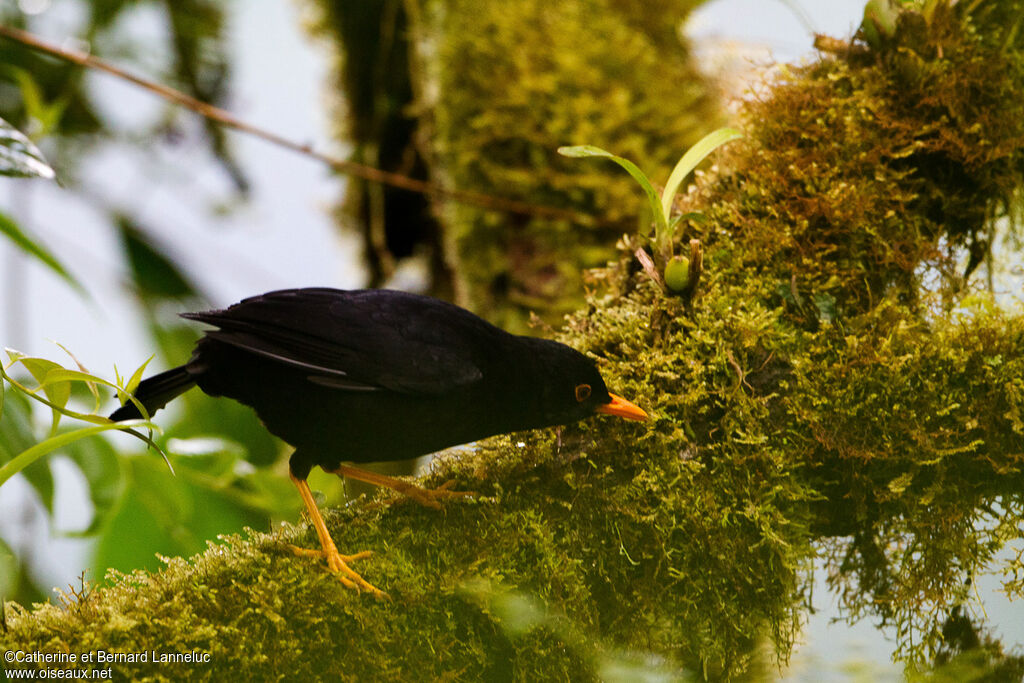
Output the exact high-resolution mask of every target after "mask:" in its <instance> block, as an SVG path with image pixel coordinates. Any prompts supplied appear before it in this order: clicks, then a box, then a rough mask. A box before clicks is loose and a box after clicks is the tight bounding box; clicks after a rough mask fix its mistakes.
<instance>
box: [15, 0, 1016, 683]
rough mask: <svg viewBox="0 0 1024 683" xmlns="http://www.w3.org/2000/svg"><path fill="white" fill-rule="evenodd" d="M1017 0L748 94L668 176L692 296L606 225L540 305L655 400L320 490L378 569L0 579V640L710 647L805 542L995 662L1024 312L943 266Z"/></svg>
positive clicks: (997, 102) (723, 666)
mask: <svg viewBox="0 0 1024 683" xmlns="http://www.w3.org/2000/svg"><path fill="white" fill-rule="evenodd" d="M1022 14H1024V3H1022V2H1020V1H1017V0H1014V1H1011V0H1006V1H1003V2H990V3H964V2H961V3H957V4H955V5H953V6H950V5H949V4H947V3H942V2H928V3H926V4H925V5H924V7H923V8H919V9H914V10H907V11H904V12H903V13H902V14H900V15H899V18H898V20H897V22H896V23H895V25H894V27H893V28H892V29H891V30H889V31H888V32H885V31H883V32H882V33H880V34H876V35H875V36H874V37H873V38H872V44H871V45H870V46H869V45H865V44H862V43H858V42H854V43H852V44H849V45H847V44H837V43H835V42H834V41H832V42H830V43H828V46H829V49H830V52H829V53H825V54H822V55H821V57H820V59H819V60H817V61H816V62H814V63H812V64H809V65H807V66H805V67H800V68H790V69H788V70H786V71H784V72H782V73H780V74H779V75H778V76H777V77H776V78H775V79H774V80H772V81H771V82H770V83H769V84H768V85H766V87H765V89H764V90H763V91H762V92H761V94H760V95H759V96H758V97H756V98H751V100H749V101H748V102H747V103H746V104H745V105H744V107H743V110H742V113H741V120H740V121H739V122H738V123H739V125H740V126H741V127H742V128H743V130H744V132H745V134H746V138H745V141H743V142H742V143H739V144H734V145H733V146H731V147H730V148H728V149H729V152H728V155H727V157H726V158H724V159H720V164H719V169H718V170H717V172H714V173H709V174H707V175H705V176H704V177H703V178H702V179H701V180H700V182H699V184H698V187H697V188H696V190H695V191H693V192H690V193H688V194H687V195H686V196H685V198H684V200H683V201H682V202H681V206H680V207H679V208H680V209H681V210H683V211H693V210H696V209H699V210H701V211H703V212H704V213H705V215H706V216H707V220H706V221H704V222H702V223H700V224H696V223H693V224H689V225H687V226H685V228H684V230H683V231H682V234H681V235H680V239H681V240H684V241H685V240H689V239H691V238H695V239H700V240H701V242H702V243H703V245H704V249H705V273H704V277H703V279H702V280H701V289H700V291H699V292H698V296H697V298H696V299H695V301H694V302H693V303H692V306H689V305H684V303H683V302H681V301H679V300H677V299H673V298H670V297H666V296H665V295H664V294H663V293H662V291H661V290H660V289H659V288H658V287H657V286H656V285H655V284H654V283H653V282H651V281H650V280H649V279H648V278H647V276H646V274H644V273H643V272H642V271H638V269H636V268H635V267H633V266H632V265H631V259H632V254H631V253H630V252H629V250H626V251H624V252H623V253H622V255H621V258H620V262H619V263H616V264H612V265H610V266H609V267H607V268H604V269H601V270H597V271H592V272H591V273H589V277H590V278H591V290H592V293H591V295H590V296H589V299H588V307H587V308H586V310H584V311H581V312H579V313H577V314H576V315H574V316H572V317H571V318H570V319H569V321H568V323H567V325H566V327H565V328H564V329H563V330H562V332H561V337H562V338H563V339H564V340H566V341H567V342H569V343H571V344H573V345H575V346H577V347H578V348H580V349H583V350H585V351H587V352H589V353H591V354H593V355H594V356H595V357H596V358H597V359H598V360H599V363H600V365H601V368H602V372H603V373H604V375H605V378H606V379H607V381H608V384H609V386H611V387H613V388H614V389H615V390H617V391H619V392H620V393H622V394H624V395H627V396H629V397H631V398H633V399H636V400H637V402H638V403H639V404H640V405H641V406H643V407H644V408H645V409H648V410H649V412H650V413H651V415H652V416H653V418H654V419H653V421H652V422H650V423H648V424H644V425H638V424H632V423H623V422H618V421H611V420H602V419H593V420H590V421H588V422H587V423H584V424H580V425H577V426H573V427H570V428H566V429H563V430H562V431H561V432H560V433H555V432H551V431H546V432H535V433H530V434H521V435H514V436H513V437H505V438H498V439H493V440H490V441H487V442H485V443H483V444H482V445H481V446H480V448H479V449H478V450H476V451H473V452H467V451H461V452H459V453H458V454H453V455H451V456H448V457H445V458H442V459H441V460H439V461H438V462H437V463H436V472H435V473H434V474H433V475H432V476H431V477H430V478H429V481H430V482H432V483H435V484H436V483H438V482H440V481H443V480H445V479H449V478H454V479H455V480H456V482H457V483H458V485H459V486H460V487H462V488H464V489H471V490H474V491H477V492H478V493H479V497H478V498H477V499H475V500H473V501H469V502H465V503H458V504H452V505H449V506H448V507H447V508H446V509H445V510H443V511H441V512H437V511H432V510H427V509H421V508H419V507H416V506H414V505H412V504H409V503H404V502H403V503H398V504H395V505H391V506H386V505H381V504H380V503H379V502H377V501H362V502H357V503H355V504H353V505H351V506H349V507H348V508H346V509H344V510H337V511H333V512H332V513H331V514H330V515H329V516H328V524H329V526H330V527H331V531H332V533H333V534H334V536H335V539H336V540H337V541H338V544H339V546H340V547H341V548H342V550H343V551H347V552H354V551H357V550H372V551H374V553H375V554H374V555H373V556H372V557H371V558H368V559H366V560H363V561H362V563H361V565H360V569H361V571H362V572H363V573H364V576H366V578H368V579H369V580H370V581H372V582H373V583H375V584H376V585H378V586H381V587H383V588H385V589H386V590H387V591H388V592H389V593H390V595H391V599H390V600H389V601H383V602H380V601H375V600H372V599H369V598H368V597H367V596H362V595H358V594H356V593H354V592H353V591H350V590H347V589H345V588H343V587H342V586H341V584H340V583H338V582H337V581H336V580H335V579H334V578H333V577H331V576H330V575H328V574H327V573H326V572H324V571H323V570H322V569H321V568H320V567H319V566H317V565H316V564H314V563H312V562H310V561H307V560H301V559H297V558H295V557H293V556H292V555H291V554H290V553H289V552H288V550H287V549H286V547H285V543H286V542H288V541H292V542H298V543H302V544H305V545H309V546H315V543H316V540H315V536H314V534H313V532H312V531H311V530H299V529H294V528H288V529H284V530H282V531H280V532H278V533H277V534H275V535H274V536H264V535H258V534H257V535H254V536H253V537H252V538H250V539H239V538H231V539H226V540H225V543H224V544H223V545H219V546H217V547H215V548H211V550H210V551H208V552H207V553H206V554H204V555H202V556H199V557H197V558H193V559H191V560H189V561H184V560H178V559H175V560H171V561H170V562H169V566H168V568H167V569H166V570H164V571H163V572H160V573H156V574H152V575H150V574H141V573H140V574H136V575H133V576H124V577H115V578H114V580H113V581H111V582H110V585H109V587H105V588H101V589H97V590H94V591H90V592H87V593H86V594H83V595H80V596H76V599H73V600H70V601H69V602H68V604H66V605H64V606H43V607H38V608H35V609H34V610H31V611H30V610H24V609H22V608H18V607H11V606H8V609H7V616H6V630H5V631H3V632H0V648H2V649H5V650H12V651H25V652H32V651H49V652H71V653H82V652H90V651H96V650H100V649H102V650H105V651H113V650H117V651H122V652H128V653H133V652H149V651H156V652H171V653H181V652H189V651H192V650H196V651H199V652H203V653H209V654H210V660H209V661H208V662H201V663H198V664H189V663H182V664H175V665H153V664H129V663H125V664H116V665H114V670H115V671H116V672H117V673H118V675H119V676H124V677H133V678H134V677H137V676H140V675H150V676H153V677H154V678H164V679H174V680H179V679H182V678H194V677H196V676H207V677H210V678H212V679H224V678H225V677H226V676H228V675H230V676H232V677H239V676H242V677H251V678H273V677H275V676H276V677H280V678H283V679H308V678H310V677H313V678H317V677H321V678H322V677H334V676H341V677H343V678H347V679H350V680H410V679H412V680H467V681H469V680H492V679H493V680H530V681H532V680H552V679H565V680H587V679H598V678H603V679H605V680H608V679H612V678H614V677H615V676H617V675H618V676H620V677H623V678H625V679H626V680H629V679H630V677H635V676H638V675H640V674H641V673H651V670H656V671H667V672H676V673H680V672H682V671H683V670H684V669H688V670H690V671H693V672H698V673H704V674H706V675H709V676H711V677H719V676H727V675H734V674H737V673H739V672H741V671H743V670H744V668H745V667H746V665H747V662H748V660H749V658H750V656H751V655H752V653H753V652H754V651H755V650H756V648H755V645H756V644H757V643H758V642H759V641H761V640H763V639H766V638H767V639H769V640H770V641H771V642H772V643H773V644H774V646H775V649H776V652H777V653H778V655H779V656H780V658H782V659H785V658H786V657H787V656H788V653H789V652H790V650H791V648H792V646H793V642H794V638H795V636H796V634H797V632H798V631H799V628H800V625H801V623H802V620H803V615H804V613H805V611H806V610H807V609H808V602H809V600H810V597H809V591H808V587H809V583H810V581H811V571H810V570H811V568H812V566H813V565H814V563H815V562H818V563H826V564H827V566H828V569H829V573H830V576H831V577H832V581H833V583H834V584H835V587H836V589H837V590H841V597H842V600H843V603H844V605H845V606H846V607H847V608H849V609H850V610H852V613H853V614H856V615H873V616H880V617H883V618H884V619H886V620H887V621H888V622H890V623H893V624H895V625H896V627H897V632H898V634H899V636H900V643H899V647H900V649H899V655H900V656H902V657H904V658H907V659H908V660H910V661H915V662H920V661H927V660H928V658H933V661H934V662H936V663H942V662H944V661H947V660H949V659H950V658H952V657H954V656H957V655H958V654H959V656H960V659H959V660H958V665H962V664H963V663H964V662H965V661H969V662H973V663H975V664H979V665H980V666H981V667H987V668H988V670H989V671H990V673H992V675H995V676H1001V677H1006V678H1007V680H1013V679H1012V677H1013V676H1015V675H1016V676H1017V677H1018V678H1019V676H1020V673H1021V670H1022V669H1021V667H1022V663H1021V661H1020V660H1019V659H1013V658H1008V657H1006V656H1005V655H1003V653H1002V651H1001V646H1000V644H999V643H997V642H993V641H991V640H986V639H985V638H973V639H972V638H967V637H962V638H961V637H956V634H957V633H958V631H957V629H959V633H961V634H962V633H964V632H965V628H964V627H965V623H964V618H963V615H964V613H965V612H964V608H965V606H969V604H970V603H971V601H972V600H974V599H975V598H974V596H973V594H972V591H971V590H970V581H971V579H972V577H973V576H975V575H976V574H978V573H979V572H981V571H983V570H988V571H993V570H994V571H1002V572H1004V575H1005V577H1006V582H1007V583H1006V587H1007V590H1008V592H1009V593H1010V595H1011V596H1015V597H1020V595H1021V592H1022V590H1024V582H1022V581H1021V578H1020V577H1021V575H1022V572H1024V565H1022V564H1021V561H1020V558H1019V557H1018V558H1017V559H1016V560H1013V561H1010V562H1007V563H1006V564H1005V565H1004V566H1001V567H993V566H992V563H993V561H994V560H993V558H995V557H996V555H997V553H999V552H1000V550H1003V549H1005V548H1007V547H1011V548H1012V547H1020V543H1021V541H1022V536H1024V473H1022V466H1024V317H1022V316H1021V315H1020V314H1019V312H1018V313H1009V312H1006V311H1004V310H1001V309H999V308H997V307H996V306H994V305H993V304H992V303H991V300H990V299H989V297H988V296H987V295H986V294H985V293H984V292H977V293H973V292H972V290H971V288H970V286H969V284H968V283H967V282H966V280H965V278H964V277H963V274H964V270H965V269H966V268H967V267H968V266H969V265H970V264H971V263H972V262H973V261H974V259H972V254H973V253H976V251H977V249H976V248H974V249H972V245H976V244H977V243H978V242H979V241H984V240H992V239H994V236H995V233H996V232H997V226H999V227H998V230H1003V231H1006V230H1010V231H1012V230H1015V228H1012V227H1007V225H1008V224H1007V222H1006V221H1004V220H996V219H1000V218H1002V217H1004V216H1005V215H1006V214H1007V213H1009V207H1011V206H1013V205H1014V202H1013V200H1014V197H1015V195H1016V192H1017V189H1018V188H1019V186H1020V184H1021V171H1022V168H1024V166H1022V159H1024V155H1022V143H1024V112H1022V111H1021V110H1022V108H1024V104H1022V103H1024V67H1022V66H1021V64H1022V60H1021V48H1022V46H1024V45H1022V44H1024V33H1021V32H1019V31H1018V30H1017V29H1016V26H1017V20H1018V18H1019V17H1020V16H1022ZM822 44H823V45H824V44H825V43H824V42H822ZM591 163H599V162H597V161H594V162H591ZM684 243H685V242H684ZM125 542H130V539H125ZM1008 544H1009V546H1008ZM1013 544H1016V546H1014V545H1013ZM966 626H967V628H966V631H967V632H972V631H973V630H974V626H978V627H982V626H984V625H983V624H981V625H974V626H972V625H970V624H967V625H966ZM972 635H974V634H973V633H972ZM1018 645H1019V644H1018ZM965 648H973V649H972V650H971V651H970V652H966V653H959V652H958V650H959V649H965ZM8 666H11V665H10V664H8ZM98 668H103V667H102V666H99V665H98Z"/></svg>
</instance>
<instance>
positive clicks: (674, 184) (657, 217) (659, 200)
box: [558, 128, 742, 292]
mask: <svg viewBox="0 0 1024 683" xmlns="http://www.w3.org/2000/svg"><path fill="white" fill-rule="evenodd" d="M740 137H742V133H740V132H739V131H738V130H736V129H734V128H719V129H718V130H715V131H712V132H711V133H708V134H707V135H705V136H704V137H703V138H701V139H700V140H699V141H697V143H696V144H694V145H693V146H692V147H690V149H688V150H687V151H686V153H685V154H683V156H682V158H680V159H679V161H678V162H677V163H676V165H675V168H673V169H672V173H670V174H669V177H668V182H666V183H665V189H664V190H663V191H662V193H661V196H660V197H659V196H658V192H657V190H655V189H654V185H653V184H652V183H651V181H650V179H649V178H648V177H647V175H646V174H645V173H644V172H643V171H641V170H640V168H639V167H637V165H636V164H634V163H633V162H632V161H630V160H629V159H625V158H623V157H620V156H616V155H614V154H612V153H611V152H608V151H606V150H604V149H601V148H600V147H595V146H593V145H576V146H573V147H559V148H558V153H559V154H561V155H563V156H567V157H572V158H583V157H601V158H604V159H611V160H612V161H614V162H615V163H617V164H618V165H619V166H621V167H622V168H624V169H625V170H626V172H627V173H629V175H631V176H633V179H634V180H636V181H637V183H639V184H640V187H641V188H642V189H643V191H644V194H646V195H647V201H648V203H649V205H650V209H651V214H652V215H653V216H654V239H653V244H652V249H651V251H652V252H653V255H654V259H655V261H656V266H657V267H660V268H661V270H662V271H663V277H662V278H660V283H662V284H664V286H665V287H667V288H668V289H670V290H671V291H673V292H681V291H684V290H686V289H688V288H691V286H692V284H693V282H692V280H693V277H691V273H692V272H693V271H691V268H690V259H689V258H687V257H685V256H682V255H680V256H675V255H674V254H673V244H672V238H673V236H674V235H675V231H676V227H677V226H678V225H679V223H680V222H681V221H683V220H684V219H694V220H701V219H702V218H703V215H702V214H701V213H700V212H692V213H685V214H678V215H676V216H672V204H673V201H674V200H675V196H676V193H677V192H678V191H679V187H680V186H681V185H682V184H683V180H685V179H686V176H688V175H689V174H690V172H691V171H693V169H695V168H696V167H697V165H698V164H700V162H702V161H703V160H704V159H705V158H706V157H707V156H708V155H709V154H711V152H713V151H715V150H716V149H718V148H719V147H721V146H722V145H724V144H725V143H727V142H730V141H731V140H735V139H737V138H740ZM693 253H694V247H693V246H692V245H691V254H693ZM637 256H638V257H639V258H641V262H642V263H643V259H644V258H645V257H646V254H644V255H643V256H641V255H640V253H639V252H638V254H637ZM644 267H645V270H648V271H650V270H651V268H653V267H655V264H651V265H650V267H649V266H648V264H647V263H644ZM655 272H656V271H655ZM652 276H653V274H652ZM655 279H656V280H658V279H659V278H658V277H655Z"/></svg>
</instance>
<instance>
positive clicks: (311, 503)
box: [289, 474, 387, 598]
mask: <svg viewBox="0 0 1024 683" xmlns="http://www.w3.org/2000/svg"><path fill="white" fill-rule="evenodd" d="M290 476H291V479H292V482H294V483H295V487H296V488H297V489H299V495H300V496H302V502H303V503H305V504H306V512H308V513H309V517H310V519H311V520H312V522H313V528H314V529H316V535H317V536H318V537H319V538H320V547H321V548H322V550H309V549H307V548H299V547H297V546H294V545H293V546H289V547H290V548H291V550H292V552H293V553H295V554H296V555H299V556H304V557H310V556H315V557H322V558H325V559H326V560H327V568H328V569H330V571H331V572H333V573H334V574H336V575H337V577H338V579H339V580H340V581H341V582H342V583H343V584H344V585H346V586H348V587H349V588H355V589H356V590H360V591H367V592H369V593H373V594H374V595H375V596H377V597H379V598H380V597H384V596H385V595H387V594H386V593H384V591H382V590H380V589H379V588H377V587H376V586H373V585H372V584H370V583H369V582H368V581H367V580H366V579H364V578H363V577H362V576H360V575H359V574H357V573H356V572H355V571H354V570H353V569H352V568H351V567H349V566H348V565H349V563H350V562H355V561H356V560H361V559H363V558H366V557H369V556H370V555H371V554H372V553H371V552H370V551H368V550H364V551H363V552H361V553H356V554H355V555H342V554H341V553H339V552H338V548H337V546H335V545H334V540H333V539H332V538H331V534H330V532H329V531H327V524H325V523H324V518H323V516H321V514H320V510H319V509H318V508H317V506H316V501H315V500H313V492H312V491H310V490H309V484H308V483H307V482H306V480H305V479H299V478H298V477H296V476H295V475H294V474H291V475H290Z"/></svg>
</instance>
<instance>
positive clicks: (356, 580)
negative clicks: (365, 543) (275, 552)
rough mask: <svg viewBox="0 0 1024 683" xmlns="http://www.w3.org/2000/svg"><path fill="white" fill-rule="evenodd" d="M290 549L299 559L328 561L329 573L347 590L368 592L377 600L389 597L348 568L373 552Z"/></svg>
mask: <svg viewBox="0 0 1024 683" xmlns="http://www.w3.org/2000/svg"><path fill="white" fill-rule="evenodd" d="M288 548H289V549H290V550H291V551H292V552H293V553H294V554H296V555H298V556H299V557H316V558H324V559H326V560H327V569H328V571H330V572H331V573H332V574H334V575H335V576H337V577H338V580H339V581H341V583H342V585H344V586H346V587H347V588H354V589H355V590H357V591H360V592H361V591H366V592H367V593H370V594H371V595H373V596H374V597H377V598H386V597H388V594H387V593H385V592H384V591H382V590H381V589H379V588H377V587H376V586H374V585H373V584H371V583H370V582H369V581H367V580H366V579H364V578H363V577H362V576H360V575H359V574H358V573H357V572H356V571H355V570H354V569H352V568H351V567H350V566H348V565H349V563H350V562H355V561H356V560H363V559H366V558H367V557H369V556H370V555H372V554H373V551H371V550H363V551H362V552H358V553H356V554H354V555H342V554H341V553H339V552H338V551H337V550H334V551H325V550H313V549H311V548H300V547H298V546H294V545H289V546H288Z"/></svg>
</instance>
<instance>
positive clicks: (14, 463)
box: [0, 420, 148, 486]
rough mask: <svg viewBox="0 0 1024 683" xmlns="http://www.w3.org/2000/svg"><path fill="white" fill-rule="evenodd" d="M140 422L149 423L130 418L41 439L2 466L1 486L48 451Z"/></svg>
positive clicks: (0, 469)
mask: <svg viewBox="0 0 1024 683" xmlns="http://www.w3.org/2000/svg"><path fill="white" fill-rule="evenodd" d="M139 424H148V423H146V422H143V421H140V420H129V421H127V422H108V423H107V424H101V425H93V426H91V427H82V428H81V429H76V430H74V431H71V432H64V433H63V434H58V435H56V436H51V437H50V438H49V439H46V440H45V441H40V442H39V443H37V444H36V445H34V446H32V447H31V448H28V449H26V450H24V451H22V452H21V453H19V454H18V455H16V456H14V458H12V459H11V460H10V461H8V462H7V463H5V464H4V465H3V466H2V467H0V486H3V485H4V483H5V482H6V481H7V480H8V479H10V478H11V477H13V476H14V475H15V474H17V473H18V472H21V471H22V470H23V469H25V468H26V467H28V466H29V465H31V464H32V463H34V462H35V461H36V460H38V459H39V458H41V457H43V456H44V455H46V454H48V453H52V452H53V451H55V450H57V449H58V448H61V447H62V446H66V445H67V444H69V443H74V442H75V441H78V440H79V439H84V438H85V437H87V436H93V435H94V434H100V433H102V432H107V431H110V430H114V429H117V430H127V429H129V428H131V427H134V426H136V425H139Z"/></svg>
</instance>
